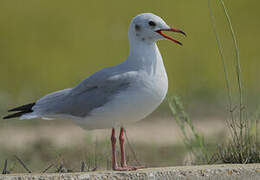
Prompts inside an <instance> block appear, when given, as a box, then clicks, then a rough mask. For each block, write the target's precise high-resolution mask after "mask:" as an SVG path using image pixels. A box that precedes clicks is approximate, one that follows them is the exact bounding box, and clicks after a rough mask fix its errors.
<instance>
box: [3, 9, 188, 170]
mask: <svg viewBox="0 0 260 180" xmlns="http://www.w3.org/2000/svg"><path fill="white" fill-rule="evenodd" d="M163 31H172V32H177V33H182V34H184V35H185V33H184V32H183V31H181V30H178V29H175V28H171V27H170V26H168V25H167V24H166V23H165V22H164V21H163V20H162V19H161V18H160V17H158V16H156V15H154V14H152V13H143V14H139V15H137V16H136V17H134V18H133V19H132V21H131V24H130V27H129V31H128V38H129V42H130V50H129V56H128V58H127V59H126V60H125V61H124V62H122V63H121V64H119V65H116V66H113V67H108V68H104V69H102V70H100V71H98V72H96V73H94V74H93V75H91V76H89V77H88V78H86V79H85V80H83V81H82V82H81V83H80V84H78V85H77V86H75V87H73V88H69V89H64V90H61V91H57V92H54V93H51V94H48V95H46V96H44V97H43V98H41V99H39V100H38V101H36V102H35V103H31V104H27V105H24V106H20V107H17V108H14V109H11V110H9V112H15V111H16V112H15V113H14V114H11V115H8V116H6V117H4V119H9V118H14V117H20V119H31V118H42V119H72V120H73V121H74V122H75V123H77V124H78V125H80V126H81V127H83V128H85V129H102V128H112V135H111V143H112V168H113V169H114V170H135V169H137V167H130V166H127V164H126V159H125V151H124V137H123V135H124V129H123V125H125V124H127V123H131V122H136V121H139V120H141V119H143V118H145V117H146V116H147V115H149V114H150V113H152V112H153V111H154V110H155V109H156V108H157V107H158V106H159V105H160V104H161V102H162V101H163V99H164V98H165V96H166V93H167V90H168V78H167V74H166V71H165V68H164V64H163V60H162V57H161V54H160V51H159V49H158V47H157V45H156V41H157V40H161V39H169V40H171V41H173V42H175V43H178V44H180V45H181V43H180V42H179V41H177V40H175V39H173V38H172V37H170V36H167V35H165V34H164V33H163ZM115 127H121V129H120V135H119V142H120V150H121V167H119V166H118V165H117V161H116V151H115V146H116V137H115V129H114V128H115Z"/></svg>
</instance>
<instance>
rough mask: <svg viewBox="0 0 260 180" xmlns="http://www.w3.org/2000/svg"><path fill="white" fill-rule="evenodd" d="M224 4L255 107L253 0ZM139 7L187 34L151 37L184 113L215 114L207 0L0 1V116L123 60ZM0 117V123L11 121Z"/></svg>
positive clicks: (224, 33) (227, 46)
mask: <svg viewBox="0 0 260 180" xmlns="http://www.w3.org/2000/svg"><path fill="white" fill-rule="evenodd" d="M225 2H226V5H227V7H228V9H229V13H230V16H231V18H232V22H233V26H234V29H235V32H236V35H237V40H238V43H239V48H240V54H241V66H242V73H243V74H242V76H243V82H244V87H245V95H246V97H247V99H248V101H249V102H250V103H251V104H253V106H257V104H258V102H259V100H260V96H259V92H260V83H259V77H258V75H259V67H260V61H259V45H258V44H259V42H260V33H259V32H260V21H259V17H260V11H259V6H260V2H259V1H256V0H251V1H244V0H236V1H225ZM212 3H213V11H214V15H215V16H216V23H217V30H218V32H219V33H220V37H221V40H222V43H223V46H224V52H225V56H226V60H227V61H228V69H229V72H230V75H231V79H232V82H233V83H232V85H233V90H235V88H236V86H235V76H234V72H235V68H234V57H235V54H234V48H233V46H232V41H231V36H230V33H229V29H228V26H227V23H226V20H225V17H224V15H223V11H222V10H221V8H220V6H219V3H218V1H213V0H212ZM143 12H153V13H155V14H157V15H159V16H161V17H162V18H163V19H164V20H165V21H166V22H167V23H168V24H169V25H171V26H173V27H176V28H180V29H182V30H183V31H184V32H186V33H187V35H188V36H187V38H183V37H182V36H179V35H175V34H172V36H174V37H176V38H177V39H179V40H180V41H181V42H182V43H183V44H184V46H183V47H180V46H178V45H176V44H173V43H171V42H169V41H160V42H158V44H159V48H160V51H161V53H162V56H163V59H164V63H165V66H166V70H167V73H168V77H169V94H170V95H179V96H181V97H182V99H183V100H184V102H185V103H186V104H187V105H188V106H189V105H190V104H193V106H192V108H190V109H192V110H191V111H196V112H201V113H202V114H203V113H205V112H207V111H209V109H205V108H200V107H207V108H209V107H211V108H213V109H214V108H216V109H217V108H219V107H220V106H221V108H220V112H224V111H225V104H226V88H225V81H224V73H223V67H222V64H221V61H220V56H219V54H218V50H217V46H216V40H215V35H214V33H213V30H212V26H211V22H210V16H209V11H208V1H207V0H202V1H196V0H189V1H188V0H187V1H184V0H164V1H158V0H149V1H140V0H139V1H138V0H131V1H120V0H115V1H94V0H76V1H69V0H24V1H20V0H1V1H0V116H1V117H2V116H3V115H4V113H6V110H7V109H8V108H10V107H13V106H15V105H22V104H24V103H29V102H31V101H35V100H36V99H38V98H39V97H41V96H43V95H45V94H47V93H50V92H52V91H56V90H60V89H64V88H68V87H72V86H75V85H76V84H77V83H79V82H80V81H81V80H83V79H84V78H86V77H87V76H89V75H91V74H92V73H94V72H96V71H98V70H100V69H101V68H104V67H107V66H113V65H116V64H118V63H120V62H122V61H123V60H125V59H126V58H127V56H128V38H127V31H128V25H129V22H130V21H131V19H132V18H133V17H134V16H135V15H137V14H139V13H143ZM165 104H166V103H165ZM198 104H199V105H201V106H198ZM203 105H204V106H203ZM205 105H206V106H205ZM219 105H220V106H219ZM164 107H165V109H167V106H166V105H165V106H164ZM162 109H163V108H162ZM220 116H221V115H220ZM1 121H2V120H0V124H2V127H9V126H8V124H9V125H10V124H11V123H12V122H16V121H12V122H11V121H8V122H3V121H2V122H1ZM28 122H30V123H33V121H31V120H30V121H28ZM36 122H37V121H36ZM4 125H5V126H4ZM11 125H15V123H12V124H11ZM0 138H1V137H0Z"/></svg>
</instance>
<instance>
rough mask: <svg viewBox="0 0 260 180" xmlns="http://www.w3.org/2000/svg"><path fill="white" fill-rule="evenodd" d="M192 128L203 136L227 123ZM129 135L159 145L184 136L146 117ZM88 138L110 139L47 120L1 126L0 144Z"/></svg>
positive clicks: (204, 121)
mask: <svg viewBox="0 0 260 180" xmlns="http://www.w3.org/2000/svg"><path fill="white" fill-rule="evenodd" d="M194 122H195V123H194V124H195V127H196V128H197V129H198V131H199V132H201V133H203V134H204V135H205V136H210V137H212V136H215V135H219V134H221V133H225V132H227V128H226V124H225V122H224V121H223V120H219V119H201V120H199V121H194ZM126 130H127V135H128V138H129V140H130V141H131V142H134V143H148V144H158V145H169V144H175V143H179V142H181V141H182V139H183V136H182V133H181V131H180V129H179V127H178V126H177V125H176V123H175V121H174V120H172V119H170V118H165V119H152V120H151V121H149V120H145V121H140V122H138V123H135V124H133V125H129V126H127V127H126ZM86 137H90V138H92V139H93V141H95V140H96V139H98V140H102V139H104V138H107V139H109V138H110V130H94V131H86V130H83V129H81V128H80V127H78V126H76V125H74V124H72V123H68V122H62V121H60V122H48V123H47V124H46V123H40V124H36V125H35V126H28V127H26V126H21V127H20V126H9V125H8V126H6V127H2V128H0V144H1V145H3V146H6V147H10V148H12V147H14V148H16V147H17V148H18V147H22V146H24V145H26V144H28V143H34V142H35V141H37V140H39V139H46V140H50V141H51V142H52V143H54V144H55V145H57V146H67V145H73V144H74V145H76V144H81V143H84V139H85V138H86Z"/></svg>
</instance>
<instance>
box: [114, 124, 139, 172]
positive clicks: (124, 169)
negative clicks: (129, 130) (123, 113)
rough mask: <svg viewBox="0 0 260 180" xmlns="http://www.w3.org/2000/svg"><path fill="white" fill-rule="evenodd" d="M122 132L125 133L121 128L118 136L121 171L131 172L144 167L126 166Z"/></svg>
mask: <svg viewBox="0 0 260 180" xmlns="http://www.w3.org/2000/svg"><path fill="white" fill-rule="evenodd" d="M124 131H125V130H124V128H123V127H121V129H120V134H119V143H120V151H121V170H123V171H133V170H137V169H141V168H144V166H128V165H127V164H126V157H125V146H124V144H125V139H124Z"/></svg>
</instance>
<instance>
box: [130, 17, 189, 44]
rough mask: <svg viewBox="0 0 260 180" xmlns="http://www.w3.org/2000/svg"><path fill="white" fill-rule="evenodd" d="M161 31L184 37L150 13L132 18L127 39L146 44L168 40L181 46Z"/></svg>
mask: <svg viewBox="0 0 260 180" xmlns="http://www.w3.org/2000/svg"><path fill="white" fill-rule="evenodd" d="M163 31H171V32H176V33H181V34H184V35H186V34H185V33H184V32H183V31H181V30H179V29H176V28H173V27H170V26H168V25H167V24H166V23H165V22H164V20H163V19H162V18H160V17H159V16H156V15H155V14H152V13H143V14H139V15H137V16H136V17H134V18H133V19H132V21H131V24H130V27H129V31H128V34H129V39H130V41H131V40H133V39H134V40H137V41H142V42H147V43H152V42H156V41H157V40H161V39H169V40H171V41H173V42H175V43H177V44H180V45H182V44H181V43H180V42H179V41H177V40H176V39H174V38H172V37H170V36H168V35H166V34H164V33H163Z"/></svg>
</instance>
